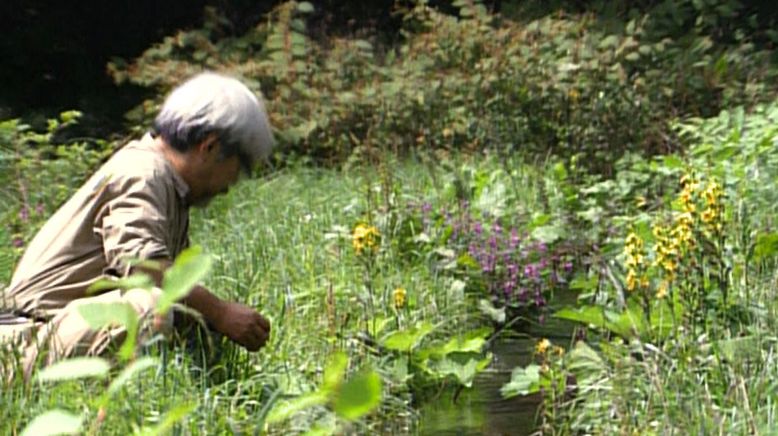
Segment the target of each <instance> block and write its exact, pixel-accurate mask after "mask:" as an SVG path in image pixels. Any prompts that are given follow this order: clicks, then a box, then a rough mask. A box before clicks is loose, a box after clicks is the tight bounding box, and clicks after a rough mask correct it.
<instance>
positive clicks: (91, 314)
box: [78, 303, 139, 360]
mask: <svg viewBox="0 0 778 436" xmlns="http://www.w3.org/2000/svg"><path fill="white" fill-rule="evenodd" d="M78 313H79V314H80V315H81V317H82V318H84V320H85V321H86V322H87V324H89V327H91V328H92V329H94V330H100V329H102V328H103V327H107V326H116V325H120V326H123V327H124V328H125V329H126V331H127V337H126V338H125V340H124V343H123V344H122V346H121V348H120V349H119V357H121V358H122V359H123V360H127V359H129V358H130V357H131V356H132V354H133V352H134V350H135V342H136V339H137V336H138V323H139V319H138V314H137V313H136V312H135V309H134V308H133V307H132V305H130V304H129V303H89V304H83V305H80V306H78Z"/></svg>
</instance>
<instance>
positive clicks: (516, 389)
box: [500, 363, 540, 399]
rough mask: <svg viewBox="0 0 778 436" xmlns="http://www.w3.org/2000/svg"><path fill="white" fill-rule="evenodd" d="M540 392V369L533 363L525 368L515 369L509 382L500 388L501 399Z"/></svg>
mask: <svg viewBox="0 0 778 436" xmlns="http://www.w3.org/2000/svg"><path fill="white" fill-rule="evenodd" d="M538 390H540V367H539V366H538V365H535V364H534V363H533V364H531V365H527V367H526V368H522V367H516V368H514V369H513V372H512V373H511V381H509V382H508V383H506V384H505V385H503V387H502V388H500V393H501V394H502V397H503V398H506V399H507V398H512V397H515V396H517V395H529V394H533V393H535V392H538Z"/></svg>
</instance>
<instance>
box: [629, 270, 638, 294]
mask: <svg viewBox="0 0 778 436" xmlns="http://www.w3.org/2000/svg"><path fill="white" fill-rule="evenodd" d="M637 285H638V279H637V274H635V271H634V270H629V271H627V290H628V291H634V290H635V288H637Z"/></svg>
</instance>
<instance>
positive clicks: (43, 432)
mask: <svg viewBox="0 0 778 436" xmlns="http://www.w3.org/2000/svg"><path fill="white" fill-rule="evenodd" d="M82 422H83V418H81V417H80V416H78V415H75V414H73V413H70V412H67V411H64V410H60V409H53V410H49V411H47V412H44V413H42V414H40V415H38V416H36V417H35V419H33V420H32V422H30V423H29V424H27V427H25V428H24V430H23V431H22V436H49V435H61V434H75V433H78V432H79V431H80V430H81V423H82Z"/></svg>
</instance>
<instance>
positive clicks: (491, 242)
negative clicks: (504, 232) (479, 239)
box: [489, 236, 497, 250]
mask: <svg viewBox="0 0 778 436" xmlns="http://www.w3.org/2000/svg"><path fill="white" fill-rule="evenodd" d="M489 248H491V249H492V250H496V249H497V238H495V237H494V236H491V237H489Z"/></svg>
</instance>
